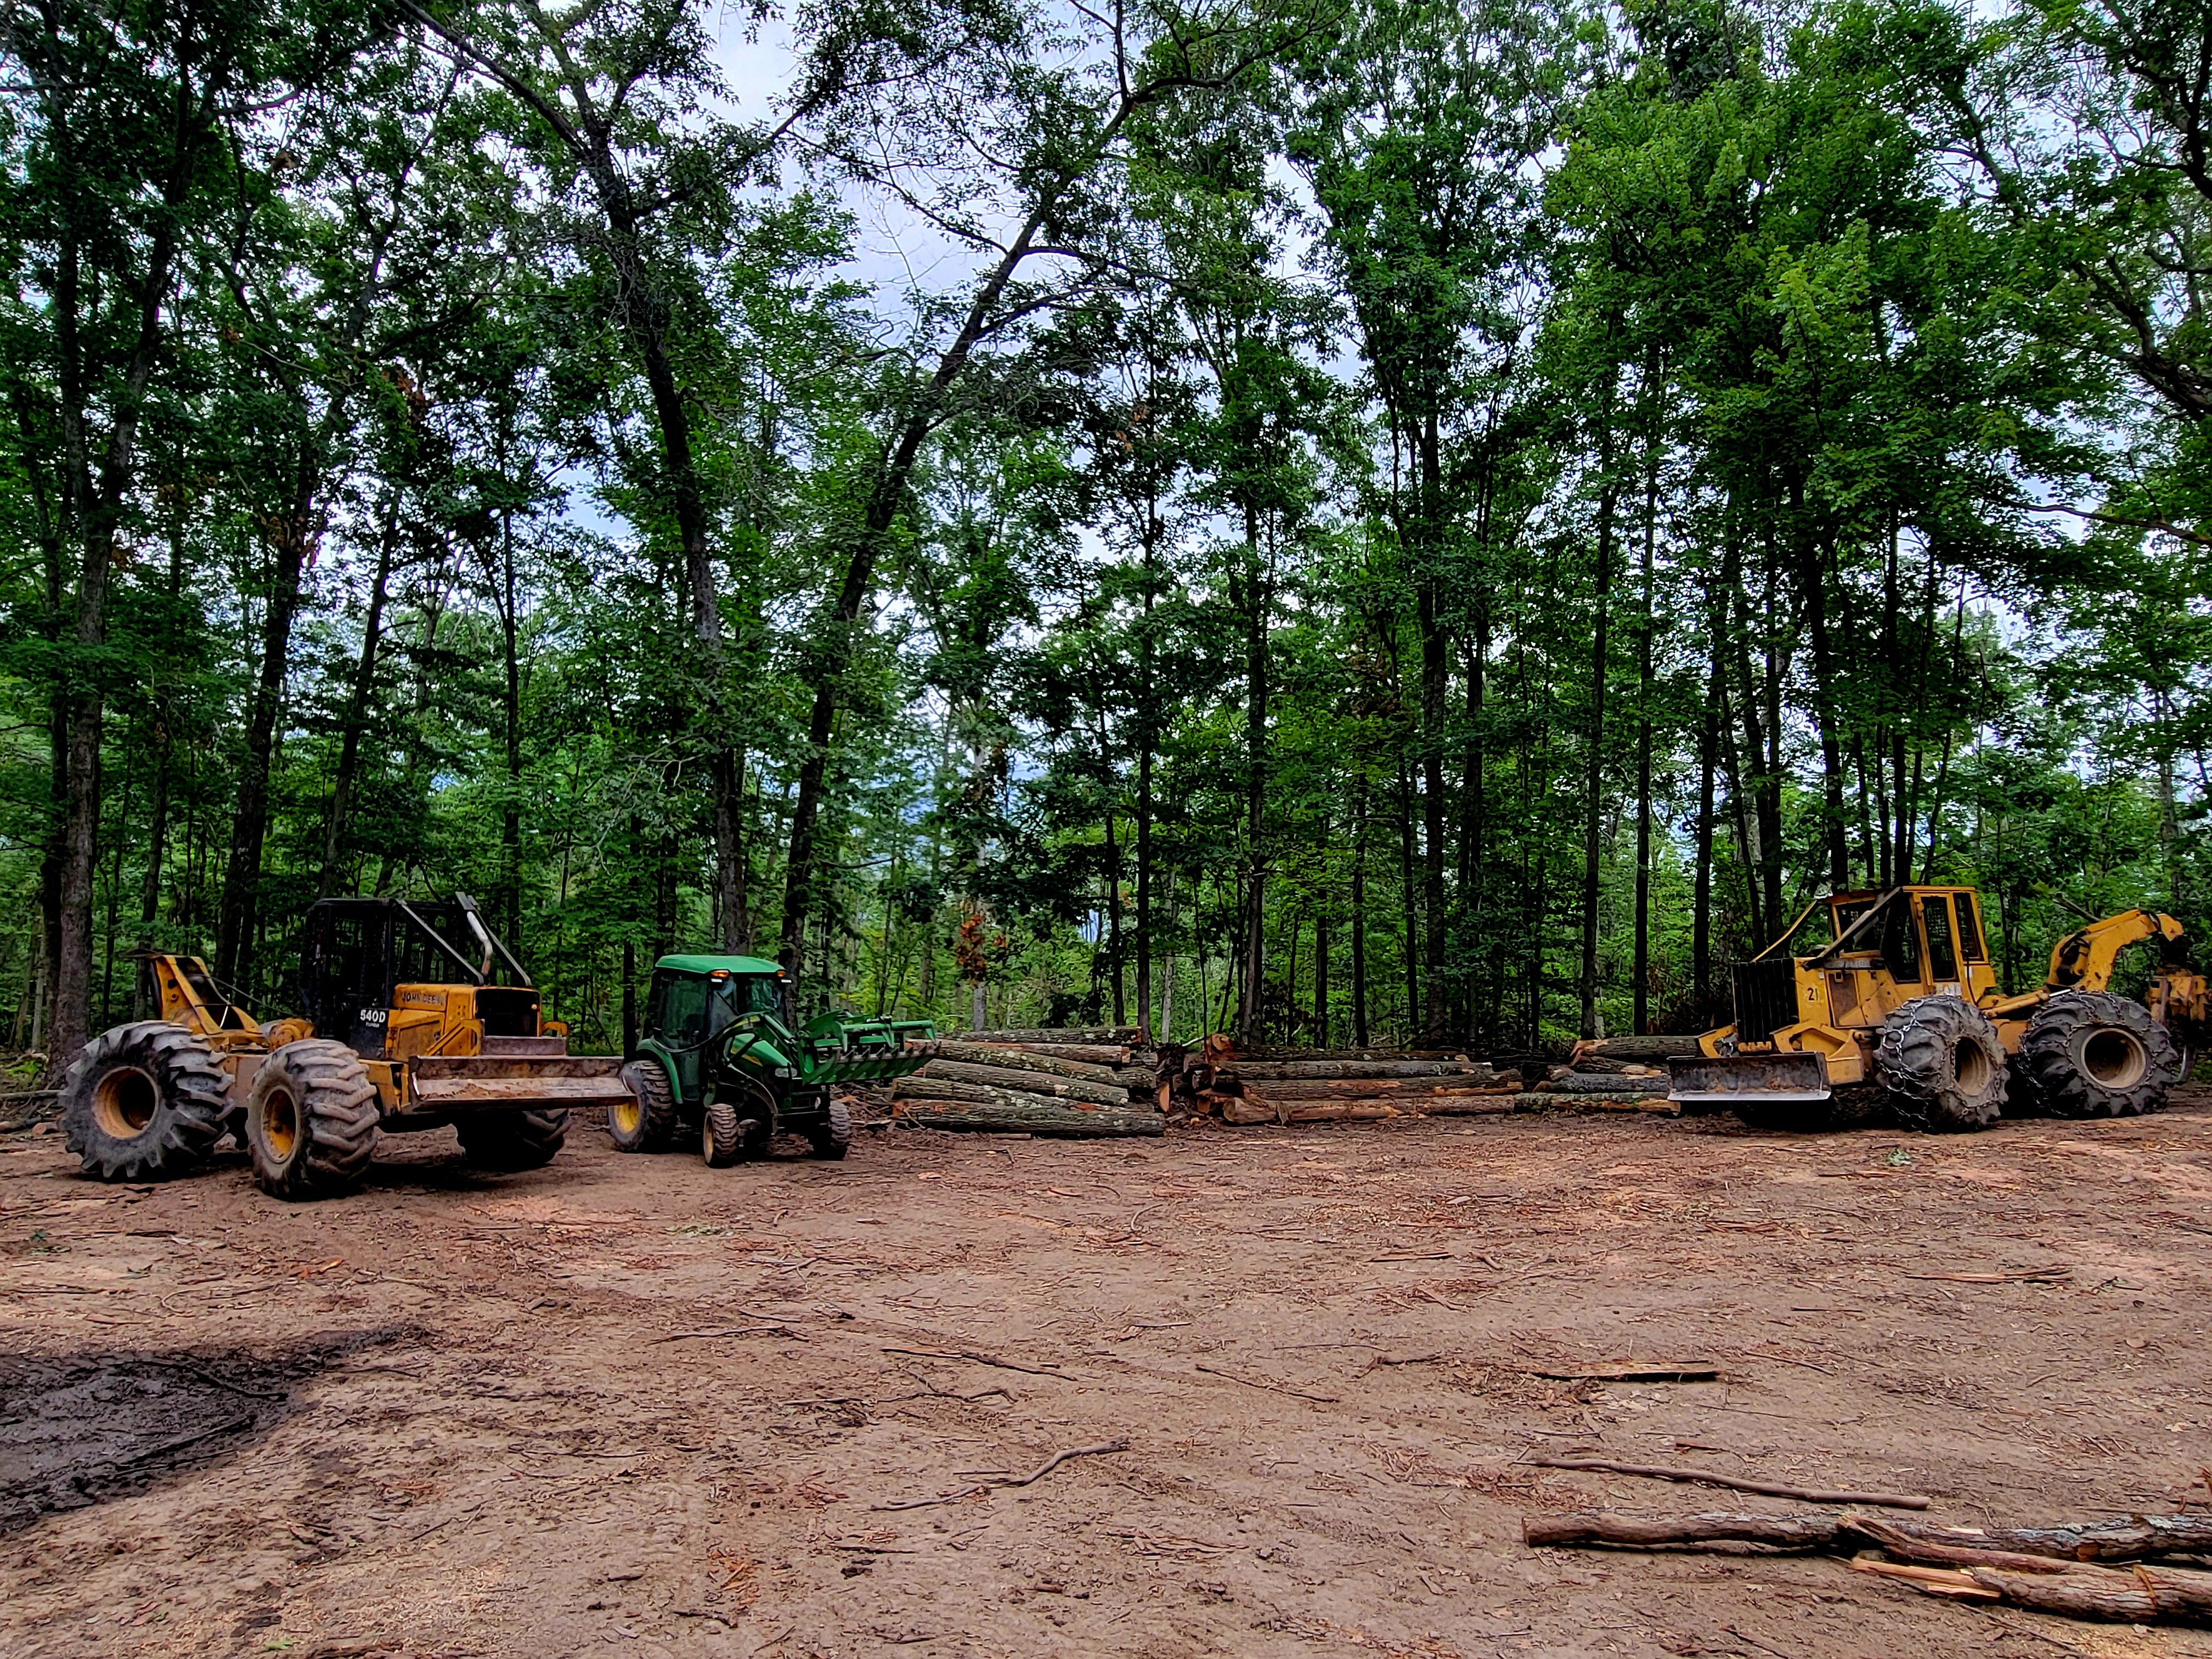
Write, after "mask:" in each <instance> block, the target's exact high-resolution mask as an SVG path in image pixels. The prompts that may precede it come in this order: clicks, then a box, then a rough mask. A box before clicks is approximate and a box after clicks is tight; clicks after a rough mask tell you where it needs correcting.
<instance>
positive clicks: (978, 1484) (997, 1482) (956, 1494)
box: [868, 1440, 1129, 1510]
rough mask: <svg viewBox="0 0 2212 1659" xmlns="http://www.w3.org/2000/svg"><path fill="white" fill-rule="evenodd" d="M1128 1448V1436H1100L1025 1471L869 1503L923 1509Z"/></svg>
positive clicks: (1032, 1480)
mask: <svg viewBox="0 0 2212 1659" xmlns="http://www.w3.org/2000/svg"><path fill="white" fill-rule="evenodd" d="M1128 1449H1129V1443H1128V1442H1127V1440H1102V1441H1100V1442H1099V1443H1097V1445H1095V1446H1071V1447H1069V1448H1068V1449H1066V1451H1059V1452H1054V1454H1053V1455H1051V1456H1050V1457H1048V1458H1046V1459H1045V1461H1044V1462H1042V1463H1040V1464H1038V1465H1037V1466H1036V1468H1033V1469H1031V1470H1030V1472H1029V1473H1028V1474H1007V1475H993V1476H988V1477H986V1478H985V1479H983V1480H975V1481H971V1482H969V1484H968V1485H967V1486H962V1487H960V1488H958V1489H957V1491H953V1492H941V1493H939V1495H938V1496H937V1497H935V1498H894V1499H893V1500H892V1501H891V1502H890V1503H888V1504H869V1505H868V1507H869V1508H870V1509H872V1510H926V1509H931V1508H933V1507H934V1506H936V1505H937V1504H957V1503H958V1502H959V1501H960V1500H961V1499H962V1498H972V1497H974V1496H975V1494H976V1493H977V1492H988V1491H989V1490H990V1489H991V1488H992V1487H994V1486H1030V1485H1032V1484H1033V1483H1035V1482H1036V1481H1039V1480H1043V1479H1044V1478H1045V1476H1047V1475H1048V1474H1051V1473H1052V1472H1053V1471H1054V1469H1056V1468H1059V1467H1060V1465H1061V1464H1062V1463H1065V1462H1067V1460H1068V1459H1069V1458H1071V1457H1097V1456H1101V1455H1103V1454H1105V1453H1107V1452H1125V1451H1127V1450H1128Z"/></svg>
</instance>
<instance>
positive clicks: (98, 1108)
mask: <svg viewBox="0 0 2212 1659" xmlns="http://www.w3.org/2000/svg"><path fill="white" fill-rule="evenodd" d="M61 1103H62V1133H63V1135H64V1138H65V1141H66V1144H67V1145H68V1146H69V1149H70V1151H71V1152H75V1153H76V1155H77V1156H78V1157H79V1158H82V1160H83V1161H84V1172H85V1173H86V1174H87V1175H88V1176H98V1177H99V1178H100V1180H102V1181H168V1180H172V1179H173V1178H174V1177H176V1176H187V1175H193V1174H196V1173H197V1172H198V1171H199V1170H202V1169H204V1168H205V1167H206V1165H207V1161H208V1155H209V1153H210V1152H213V1151H214V1150H215V1143H216V1141H217V1140H218V1139H221V1138H222V1131H223V1126H224V1123H225V1121H226V1118H227V1115H228V1113H229V1110H230V1074H229V1073H228V1072H226V1071H225V1070H224V1069H223V1066H222V1060H219V1059H218V1058H217V1057H216V1052H215V1050H214V1049H213V1048H210V1047H209V1046H208V1045H207V1043H206V1042H204V1040H203V1039H202V1038H200V1037H198V1036H195V1035H194V1034H193V1033H192V1032H191V1031H188V1030H185V1028H184V1027H183V1026H181V1025H175V1024H171V1023H170V1022H168V1021H167V1020H162V1019H143V1020H139V1021H137V1023H136V1024H130V1025H118V1026H117V1027H116V1028H115V1029H114V1030H112V1031H102V1032H101V1033H100V1035H99V1036H96V1037H94V1038H93V1040H92V1041H91V1042H88V1043H87V1044H85V1046H84V1051H83V1052H82V1054H78V1056H77V1057H76V1063H75V1064H73V1065H72V1066H70V1068H69V1071H68V1073H67V1074H66V1075H65V1076H64V1078H63V1079H62V1089H61Z"/></svg>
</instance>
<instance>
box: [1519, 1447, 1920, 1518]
mask: <svg viewBox="0 0 2212 1659" xmlns="http://www.w3.org/2000/svg"><path fill="white" fill-rule="evenodd" d="M1522 1461H1523V1462H1528V1463H1534V1464H1535V1465H1536V1466H1537V1467H1538V1468H1547V1469H1599V1470H1602V1471H1604V1472H1605V1473H1607V1474H1634V1475H1641V1476H1642V1477H1644V1479H1646V1480H1682V1481H1695V1482H1699V1483H1702V1484H1704V1485H1705V1486H1726V1487H1728V1488H1729V1490H1730V1491H1732V1492H1759V1493H1761V1494H1763V1495H1764V1496H1765V1497H1768V1498H1796V1499H1797V1500H1798V1501H1799V1502H1800V1503H1804V1504H1878V1505H1880V1506H1881V1508H1883V1509H1890V1510H1924V1509H1926V1508H1927V1507H1928V1505H1929V1503H1930V1501H1931V1500H1930V1499H1929V1498H1923V1497H1921V1496H1919V1495H1918V1494H1917V1493H1912V1492H1824V1491H1820V1490H1818V1489H1815V1488H1812V1487H1807V1486H1784V1485H1783V1484H1782V1483H1781V1482H1779V1481H1774V1480H1743V1479H1741V1478H1740V1477H1738V1476H1736V1475H1733V1474H1721V1473H1720V1472H1719V1471H1718V1470H1717V1469H1692V1468H1682V1467H1680V1466H1679V1465H1676V1464H1672V1463H1617V1462H1613V1460H1612V1459H1611V1458H1609V1457H1530V1458H1524V1459H1523V1460H1522Z"/></svg>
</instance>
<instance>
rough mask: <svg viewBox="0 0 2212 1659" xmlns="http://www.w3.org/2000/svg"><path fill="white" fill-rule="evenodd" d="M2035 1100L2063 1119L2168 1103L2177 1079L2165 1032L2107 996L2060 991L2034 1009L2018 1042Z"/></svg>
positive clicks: (2129, 1113)
mask: <svg viewBox="0 0 2212 1659" xmlns="http://www.w3.org/2000/svg"><path fill="white" fill-rule="evenodd" d="M2020 1059H2021V1072H2022V1073H2025V1075H2026V1077H2027V1081H2028V1084H2029V1086H2030V1087H2031V1088H2032V1089H2033V1091H2034V1093H2035V1097H2036V1101H2037V1103H2038V1104H2039V1105H2040V1106H2041V1107H2042V1108H2043V1109H2045V1111H2048V1112H2055V1113H2057V1115H2059V1116H2061V1117H2134V1116H2136V1115H2138V1114H2139V1113H2142V1112H2155V1111H2157V1110H2159V1109H2160V1108H2161V1107H2163V1106H2164V1105H2165V1104H2166V1089H2167V1088H2168V1087H2169V1086H2170V1085H2172V1083H2173V1082H2174V1081H2175V1079H2176V1078H2177V1077H2178V1076H2180V1075H2182V1073H2181V1070H2180V1066H2181V1061H2180V1057H2179V1054H2176V1053H2175V1051H2174V1047H2173V1039H2172V1037H2171V1036H2167V1035H2166V1027H2164V1026H2163V1025H2160V1024H2159V1023H2158V1022H2157V1021H2156V1020H2154V1019H2153V1018H2151V1017H2150V1010H2149V1009H2148V1008H2146V1007H2144V1006H2142V1004H2141V1003H2139V1002H2131V1001H2130V1000H2128V999H2127V998H2125V997H2122V996H2114V995H2113V994H2112V993H2110V992H2109V991H2061V992H2060V993H2059V994H2057V996H2054V997H2053V998H2051V1000H2050V1001H2048V1002H2046V1003H2045V1004H2044V1005H2043V1006H2042V1007H2041V1008H2039V1010H2037V1011H2036V1015H2035V1018H2033V1019H2032V1020H2030V1021H2029V1022H2028V1026H2027V1036H2023V1037H2022V1038H2021V1043H2020Z"/></svg>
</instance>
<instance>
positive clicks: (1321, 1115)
mask: <svg viewBox="0 0 2212 1659" xmlns="http://www.w3.org/2000/svg"><path fill="white" fill-rule="evenodd" d="M1199 1098H1200V1101H1201V1102H1202V1103H1205V1104H1206V1105H1208V1106H1211V1107H1212V1108H1213V1109H1216V1110H1218V1112H1219V1113H1220V1115H1221V1121H1223V1122H1224V1123H1243V1124H1250V1123H1368V1122H1376V1121H1380V1120H1382V1119H1383V1118H1386V1117H1472V1116H1475V1115H1480V1114H1482V1113H1498V1114H1503V1113H1507V1112H1510V1111H1511V1110H1512V1109H1513V1105H1514V1101H1515V1098H1516V1097H1514V1096H1513V1095H1510V1094H1499V1093H1484V1094H1474V1093H1468V1094H1461V1095H1413V1096H1404V1095H1394V1096H1391V1097H1388V1098H1383V1099H1374V1098H1368V1099H1360V1098H1353V1099H1349V1100H1284V1101H1280V1102H1277V1101H1275V1100H1273V1099H1272V1098H1270V1097H1262V1096H1261V1095H1259V1094H1257V1093H1246V1094H1243V1095H1230V1094H1221V1093H1218V1092H1214V1091H1207V1092H1206V1093H1205V1094H1202V1095H1200V1097H1199Z"/></svg>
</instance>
